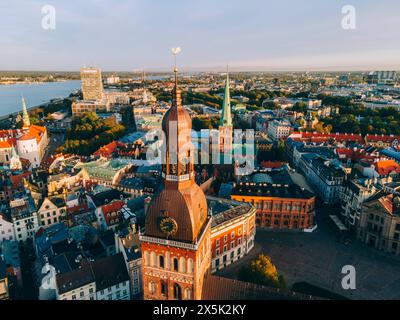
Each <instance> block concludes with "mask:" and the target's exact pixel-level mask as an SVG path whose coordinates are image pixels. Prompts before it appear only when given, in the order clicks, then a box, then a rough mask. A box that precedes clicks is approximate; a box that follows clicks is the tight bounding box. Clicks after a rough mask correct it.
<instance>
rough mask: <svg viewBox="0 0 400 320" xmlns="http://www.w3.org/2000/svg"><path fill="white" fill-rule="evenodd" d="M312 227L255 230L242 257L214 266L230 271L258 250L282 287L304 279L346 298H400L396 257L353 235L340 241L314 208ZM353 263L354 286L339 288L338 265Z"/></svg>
mask: <svg viewBox="0 0 400 320" xmlns="http://www.w3.org/2000/svg"><path fill="white" fill-rule="evenodd" d="M318 215H319V219H318V220H319V221H318V229H317V230H316V231H315V232H314V233H311V234H310V233H300V232H273V231H266V230H257V235H256V246H255V248H254V249H253V250H252V252H251V253H250V254H249V255H248V256H247V257H245V259H243V260H241V261H239V262H237V263H235V264H233V265H231V266H229V267H227V268H226V269H225V270H222V271H221V272H219V274H220V275H225V276H228V277H236V276H237V272H238V270H239V269H240V267H241V266H242V265H244V264H246V263H248V262H249V261H250V260H251V259H253V258H254V257H256V256H257V255H258V254H259V253H261V252H262V253H265V254H267V255H268V256H270V257H271V259H272V262H273V263H274V264H275V265H276V266H277V268H278V271H279V272H280V273H281V274H283V276H284V277H285V280H286V284H287V287H288V288H291V287H292V285H293V284H294V283H297V282H308V283H310V284H313V285H315V286H318V287H321V288H324V289H327V290H329V291H332V292H334V293H337V294H340V295H342V296H345V297H348V298H350V299H400V258H399V257H394V256H391V255H389V254H385V253H382V252H380V251H377V250H375V249H373V248H370V247H367V246H366V245H364V244H362V243H360V242H358V241H356V240H355V239H353V240H352V241H351V243H350V244H347V245H346V244H344V243H343V241H341V238H340V237H339V236H338V234H337V232H336V230H335V228H334V226H333V225H332V223H331V222H330V221H329V220H328V218H327V215H328V212H327V211H326V210H321V209H320V210H319V212H318ZM345 265H353V266H354V267H355V269H356V290H343V289H342V286H341V282H342V278H343V277H344V275H342V273H341V271H342V267H343V266H345Z"/></svg>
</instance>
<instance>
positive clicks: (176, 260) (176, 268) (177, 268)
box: [174, 258, 179, 271]
mask: <svg viewBox="0 0 400 320" xmlns="http://www.w3.org/2000/svg"><path fill="white" fill-rule="evenodd" d="M174 271H179V263H178V258H174Z"/></svg>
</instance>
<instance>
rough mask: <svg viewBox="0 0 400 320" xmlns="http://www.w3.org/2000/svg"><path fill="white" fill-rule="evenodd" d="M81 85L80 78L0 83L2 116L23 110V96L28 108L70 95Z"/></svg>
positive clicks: (0, 112) (0, 110) (0, 113)
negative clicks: (25, 82) (60, 80)
mask: <svg viewBox="0 0 400 320" xmlns="http://www.w3.org/2000/svg"><path fill="white" fill-rule="evenodd" d="M80 87H81V82H80V81H79V80H70V81H63V82H45V83H34V84H13V85H0V116H4V115H6V114H10V113H13V112H18V111H20V110H21V96H24V98H25V101H26V105H27V107H28V108H31V107H36V106H38V105H41V104H43V103H46V102H48V101H50V100H51V99H56V98H65V97H68V96H69V95H70V94H71V93H72V92H73V91H75V90H77V89H79V88H80Z"/></svg>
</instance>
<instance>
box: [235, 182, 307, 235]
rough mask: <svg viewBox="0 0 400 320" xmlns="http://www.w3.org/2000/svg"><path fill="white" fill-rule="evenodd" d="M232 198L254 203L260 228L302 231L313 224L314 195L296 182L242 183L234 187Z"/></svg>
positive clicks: (257, 223)
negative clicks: (285, 183) (282, 183)
mask: <svg viewBox="0 0 400 320" xmlns="http://www.w3.org/2000/svg"><path fill="white" fill-rule="evenodd" d="M231 198H232V199H233V200H236V201H244V202H248V203H251V204H252V205H254V207H255V208H256V209H257V214H256V225H257V226H258V227H261V228H271V229H300V230H307V229H312V228H313V227H314V217H315V196H314V194H312V193H311V192H310V191H308V190H306V189H303V188H300V187H299V186H297V185H295V184H293V185H276V184H268V183H252V182H245V183H243V182H241V183H239V184H237V185H236V186H235V187H234V189H233V190H232V193H231Z"/></svg>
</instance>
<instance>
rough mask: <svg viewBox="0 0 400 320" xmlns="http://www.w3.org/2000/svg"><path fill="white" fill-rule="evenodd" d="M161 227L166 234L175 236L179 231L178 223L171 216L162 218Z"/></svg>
mask: <svg viewBox="0 0 400 320" xmlns="http://www.w3.org/2000/svg"><path fill="white" fill-rule="evenodd" d="M159 228H160V230H161V231H162V232H163V233H164V234H165V235H166V236H173V235H174V234H176V232H177V231H178V224H177V223H176V221H175V220H174V219H172V218H171V217H165V218H161V219H160V222H159Z"/></svg>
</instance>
